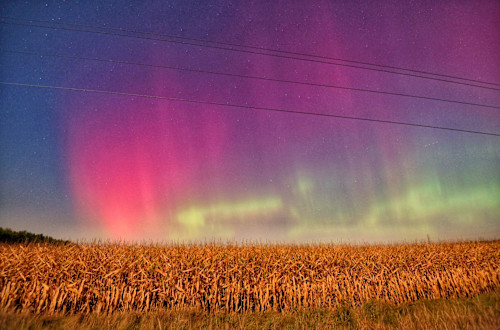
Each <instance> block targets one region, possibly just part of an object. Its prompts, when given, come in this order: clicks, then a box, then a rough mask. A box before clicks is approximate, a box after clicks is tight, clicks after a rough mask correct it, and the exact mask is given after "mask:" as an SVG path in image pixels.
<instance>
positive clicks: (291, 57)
mask: <svg viewBox="0 0 500 330" xmlns="http://www.w3.org/2000/svg"><path fill="white" fill-rule="evenodd" d="M2 24H8V25H18V26H27V27H37V28H42V29H50V30H59V31H73V32H84V33H95V34H101V35H109V36H117V37H127V38H134V39H141V40H152V41H161V42H168V43H174V44H181V45H188V46H197V47H204V48H210V49H218V50H228V51H232V52H240V53H247V54H253V55H263V56H270V57H276V58H284V59H290V60H297V61H304V62H312V63H320V64H328V65H335V66H341V67H347V68H355V69H362V70H369V71H375V72H383V73H391V74H396V75H402V76H407V77H415V78H421V79H428V80H434V81H440V82H447V83H451V84H458V85H463V86H470V87H476V88H483V89H489V90H494V91H500V88H496V87H488V86H481V85H476V84H471V83H465V82H459V81H453V80H448V79H441V78H434V77H427V76H422V75H418V74H411V73H405V72H396V71H390V70H385V69H375V68H368V67H363V66H357V65H350V64H342V63H333V62H328V61H323V60H314V59H307V58H300V57H294V56H287V55H279V54H269V53H262V52H258V51H252V50H245V49H235V48H227V47H222V46H212V45H204V44H197V43H192V42H185V41H176V40H166V39H160V38H153V37H140V36H134V35H129V34H123V33H114V32H102V31H92V30H84V29H74V28H66V27H54V26H44V25H37V24H24V23H11V22H2Z"/></svg>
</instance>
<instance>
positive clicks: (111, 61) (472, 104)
mask: <svg viewBox="0 0 500 330" xmlns="http://www.w3.org/2000/svg"><path fill="white" fill-rule="evenodd" d="M0 52H2V53H12V54H23V55H33V56H46V57H56V58H67V59H77V60H87V61H98V62H107V63H117V64H127V65H136V66H145V67H151V68H159V69H168V70H178V71H187V72H195V73H203V74H213V75H220V76H227V77H237V78H244V79H255V80H263V81H272V82H280V83H288V84H298V85H304V86H314V87H324V88H335V89H343V90H350V91H357V92H368V93H376V94H383V95H393V96H402V97H409V98H416V99H423V100H430V101H440V102H448V103H455V104H462V105H470V106H477V107H484V108H491V109H500V106H496V105H488V104H481V103H472V102H465V101H457V100H449V99H442V98H437V97H430V96H419V95H412V94H404V93H395V92H387V91H379V90H374V89H364V88H355V87H345V86H337V85H328V84H317V83H308V82H302V81H296V80H284V79H275V78H266V77H259V76H249V75H241V74H234V73H226V72H218V71H207V70H199V69H190V68H181V67H176V66H169V65H156V64H147V63H138V62H130V61H122V60H112V59H106V58H97V57H82V56H70V55H60V54H48V53H37V52H26V51H17V50H4V49H0Z"/></svg>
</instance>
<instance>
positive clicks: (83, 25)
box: [0, 16, 500, 86]
mask: <svg viewBox="0 0 500 330" xmlns="http://www.w3.org/2000/svg"><path fill="white" fill-rule="evenodd" d="M0 18H2V19H10V20H15V21H27V22H39V23H49V24H58V25H67V26H76V27H85V28H93V29H105V30H111V31H120V32H128V33H136V34H144V35H152V36H160V37H168V38H174V39H182V40H189V41H200V42H206V43H211V44H217V45H223V46H231V47H240V48H248V49H255V50H264V51H269V52H276V53H281V54H288V55H298V56H306V57H312V58H317V59H324V60H332V61H339V62H346V63H354V64H363V65H370V66H374V67H379V68H386V69H395V70H401V71H408V72H414V73H422V74H427V75H433V76H438V77H444V78H452V79H458V80H465V81H470V82H476V83H482V84H488V85H494V86H500V84H499V83H493V82H488V81H484V80H479V79H470V78H464V77H458V76H452V75H447V74H441V73H435V72H430V71H424V70H415V69H408V68H403V67H397V66H391V65H382V64H376V63H371V62H363V61H355V60H349V59H343V58H338V57H329V56H321V55H316V54H309V53H301V52H292V51H285V50H279V49H273V48H266V47H260V46H253V45H244V44H237V43H229V42H220V41H214V40H207V39H197V38H188V37H182V36H178V35H172V34H163V33H155V32H145V31H138V30H129V29H123V28H115V27H108V26H98V25H87V24H76V23H67V22H61V21H48V20H40V19H26V18H18V17H8V16H0Z"/></svg>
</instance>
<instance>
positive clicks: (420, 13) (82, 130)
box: [0, 1, 500, 242]
mask: <svg viewBox="0 0 500 330" xmlns="http://www.w3.org/2000/svg"><path fill="white" fill-rule="evenodd" d="M2 16H5V17H13V18H26V19H37V20H42V21H53V22H55V23H60V22H63V23H74V24H84V25H92V26H103V27H113V28H123V29H128V30H135V31H145V32H153V33H159V34H168V35H176V36H180V37H186V38H194V39H201V40H211V41H219V42H225V43H234V44H243V45H252V46H257V47H263V48H270V49H278V50H284V51H291V52H297V53H307V54H316V55H320V56H327V57H334V58H342V59H350V60H354V61H361V62H370V63H376V64H381V65H387V66H395V67H402V68H411V69H415V70H421V71H428V72H435V73H439V74H447V75H453V76H458V77H465V78H469V79H475V80H481V81H485V82H493V83H497V84H500V63H499V60H498V59H499V56H498V54H499V53H500V43H499V42H498V40H500V21H499V20H498V17H500V3H498V2H496V1H474V2H472V1H470V2H467V1H463V2H458V1H442V2H439V3H437V2H435V1H415V2H414V1H411V2H405V1H394V2H391V1H361V2H359V3H354V2H350V1H338V2H337V1H332V2H330V1H314V2H311V3H310V2H306V1H296V2H293V3H291V2H288V1H272V2H269V3H267V4H258V3H251V2H249V1H216V2H212V3H211V4H208V3H207V4H200V3H197V2H196V1H192V2H190V1H173V2H161V1H157V2H155V1H152V2H137V3H135V2H132V3H128V4H125V3H124V2H123V1H115V2H111V1H105V2H103V3H100V4H99V5H97V4H91V3H88V2H87V1H81V2H76V3H72V4H71V5H70V4H67V3H65V2H48V3H47V4H46V3H42V2H37V1H32V2H29V1H28V3H26V2H21V1H7V2H6V3H5V4H3V5H2ZM12 23H22V24H24V25H15V24H12ZM29 24H32V25H43V26H47V27H69V28H73V29H77V28H79V27H78V26H69V25H64V26H63V25H57V24H53V23H50V24H49V23H36V22H26V21H16V20H12V19H5V18H4V19H2V24H1V25H0V29H1V30H0V31H1V32H0V33H1V34H0V37H1V49H2V50H10V51H25V52H35V53H43V54H58V55H66V56H80V57H88V58H101V59H111V60H115V61H126V62H135V63H142V64H148V65H151V66H149V67H148V66H140V65H130V64H124V63H121V64H120V63H116V62H106V61H94V60H82V59H74V58H55V57H51V56H39V55H38V56H35V55H29V54H19V53H17V54H16V53H8V52H1V53H0V67H1V69H0V78H1V79H0V80H1V81H3V82H15V83H25V84H39V85H44V86H63V87H70V88H77V89H92V90H103V91H113V92H119V93H132V94H145V95H154V96H164V97H171V98H182V99H191V100H199V101H208V102H215V103H226V104H236V105H245V106H254V107H266V108H279V109H292V110H297V111H302V112H314V113H327V114H335V115H344V116H351V117H363V118H372V119H380V120H390V121H401V122H410V123H417V124H423V125H430V126H444V127H452V128H459V129H467V130H477V131H482V132H490V133H497V134H498V133H500V110H499V109H498V108H485V107H477V106H471V105H463V104H455V103H449V102H448V103H447V102H439V101H432V100H423V99H418V98H410V97H402V96H394V95H384V94H377V93H367V92H361V91H353V90H345V89H336V88H326V87H318V86H310V85H309V86H308V85H303V84H293V83H283V82H275V81H263V80H256V79H247V78H241V77H231V76H221V75H215V74H203V73H197V72H186V71H178V70H172V69H166V68H159V67H158V66H175V67H180V68H190V69H195V70H204V71H217V72H224V73H230V74H236V75H246V76H257V77H265V78H273V79H280V80H291V81H301V82H306V83H313V84H327V85H335V86H344V87H353V88H362V89H371V90H378V91H389V92H393V93H403V94H412V95H420V96H427V97H434V98H444V99H450V100H457V101H463V102H470V103H481V104H487V105H494V106H500V90H498V89H500V86H498V85H491V84H481V83H477V84H479V85H482V86H489V87H494V88H496V89H497V90H495V89H487V88H479V87H473V86H467V85H460V84H453V83H447V82H443V81H437V80H431V79H421V78H417V77H410V76H406V75H397V74H391V73H387V72H378V71H373V70H364V69H359V68H352V67H345V66H337V65H328V64H324V63H317V62H310V61H299V60H294V59H289V58H283V57H273V56H265V55H260V54H251V53H242V52H237V51H228V50H224V49H217V48H207V47H202V46H193V45H187V44H182V43H169V42H164V41H160V40H158V39H168V40H177V41H179V40H184V39H172V38H166V37H161V38H160V37H158V36H156V35H155V36H156V37H151V35H144V34H134V35H135V36H141V37H144V36H146V37H151V38H149V39H148V38H131V37H121V36H116V35H112V34H98V33H88V32H81V31H75V30H70V29H68V30H56V29H50V28H42V27H35V26H28V25H29ZM80 29H81V27H80ZM86 30H89V28H86ZM92 30H94V31H101V32H106V31H107V32H109V31H113V32H116V31H117V30H106V29H100V30H97V29H95V28H94V29H92ZM129 34H130V33H129ZM197 43H198V44H204V45H213V44H209V43H204V42H197ZM338 63H340V62H338ZM452 80H453V79H452ZM0 95H1V97H0V182H1V184H0V226H2V227H10V228H12V229H15V230H29V231H36V232H42V233H44V234H49V235H53V236H55V237H62V238H72V239H82V238H84V239H90V238H109V239H125V240H142V239H152V240H202V239H212V238H221V239H236V240H268V241H312V240H320V241H334V242H335V241H338V240H343V241H402V240H415V239H426V237H427V235H429V236H430V237H431V238H432V239H477V238H480V237H482V238H499V236H500V138H499V137H496V136H486V135H479V134H470V133H461V132H453V131H444V130H438V129H430V128H419V127H408V126H398V125H391V124H383V123H372V122H364V121H356V120H348V119H338V118H337V119H336V118H323V117H317V116H309V115H299V114H290V113H277V112H269V111H262V110H252V109H242V108H232V107H221V106H218V105H213V104H212V105H211V104H195V103H186V102H179V101H169V100H162V99H155V98H144V97H139V96H126V95H116V94H103V93H91V92H82V91H69V90H61V89H47V88H36V87H22V86H11V85H0Z"/></svg>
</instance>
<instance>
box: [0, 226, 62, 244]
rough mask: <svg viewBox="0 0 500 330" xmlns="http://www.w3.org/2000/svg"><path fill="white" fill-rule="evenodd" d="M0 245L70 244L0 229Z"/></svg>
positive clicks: (46, 237) (36, 235) (24, 232)
mask: <svg viewBox="0 0 500 330" xmlns="http://www.w3.org/2000/svg"><path fill="white" fill-rule="evenodd" d="M0 243H51V244H68V243H69V241H65V240H60V239H55V238H52V237H50V236H45V235H43V234H33V233H30V232H27V231H25V230H23V231H13V230H11V229H9V228H2V227H0Z"/></svg>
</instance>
